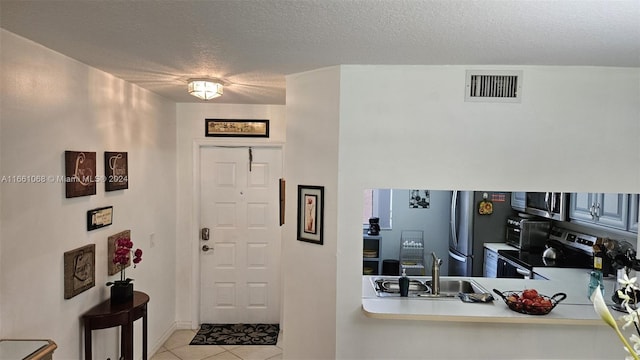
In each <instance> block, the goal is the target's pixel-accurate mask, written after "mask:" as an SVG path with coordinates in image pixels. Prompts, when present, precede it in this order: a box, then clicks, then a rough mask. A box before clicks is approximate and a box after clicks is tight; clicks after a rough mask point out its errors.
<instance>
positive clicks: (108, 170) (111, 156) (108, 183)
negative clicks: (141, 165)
mask: <svg viewBox="0 0 640 360" xmlns="http://www.w3.org/2000/svg"><path fill="white" fill-rule="evenodd" d="M104 175H105V179H104V180H105V181H104V189H105V191H115V190H124V189H128V188H129V162H128V159H127V153H126V152H112V151H105V153H104Z"/></svg>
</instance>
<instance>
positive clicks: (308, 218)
mask: <svg viewBox="0 0 640 360" xmlns="http://www.w3.org/2000/svg"><path fill="white" fill-rule="evenodd" d="M323 225H324V186H309V185H298V240H300V241H306V242H310V243H314V244H319V245H322V244H323V239H322V236H323Z"/></svg>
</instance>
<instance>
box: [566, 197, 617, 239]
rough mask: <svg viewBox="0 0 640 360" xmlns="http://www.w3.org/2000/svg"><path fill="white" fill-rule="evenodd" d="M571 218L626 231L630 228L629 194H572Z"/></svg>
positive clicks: (570, 202)
mask: <svg viewBox="0 0 640 360" xmlns="http://www.w3.org/2000/svg"><path fill="white" fill-rule="evenodd" d="M569 218H570V219H571V220H573V221H576V222H583V223H588V224H594V225H598V226H607V227H611V228H615V229H620V230H625V231H626V230H628V226H629V194H618V193H572V194H571V196H570V201H569Z"/></svg>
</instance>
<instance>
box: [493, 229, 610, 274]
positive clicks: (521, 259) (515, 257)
mask: <svg viewBox="0 0 640 360" xmlns="http://www.w3.org/2000/svg"><path fill="white" fill-rule="evenodd" d="M596 240H597V237H595V236H592V235H587V234H582V233H578V232H575V231H572V230H567V229H563V228H559V227H553V228H552V229H551V231H550V232H549V238H548V241H547V243H548V244H553V246H554V247H557V248H560V249H561V250H562V254H563V256H561V257H560V258H559V259H556V260H551V259H545V258H543V257H542V252H528V251H519V250H516V249H515V248H514V250H498V254H500V255H502V256H504V257H505V258H506V259H509V260H511V261H513V262H515V263H517V264H519V265H520V266H522V267H524V268H527V269H529V270H531V269H532V268H534V267H564V268H580V269H591V268H592V267H593V245H594V244H595V243H596Z"/></svg>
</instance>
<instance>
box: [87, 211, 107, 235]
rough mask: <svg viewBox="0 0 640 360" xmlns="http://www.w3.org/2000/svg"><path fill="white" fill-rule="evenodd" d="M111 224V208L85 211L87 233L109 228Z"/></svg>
mask: <svg viewBox="0 0 640 360" xmlns="http://www.w3.org/2000/svg"><path fill="white" fill-rule="evenodd" d="M112 223H113V206H105V207H101V208H97V209H93V210H89V211H87V231H91V230H95V229H99V228H101V227H105V226H109V225H111V224H112Z"/></svg>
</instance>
